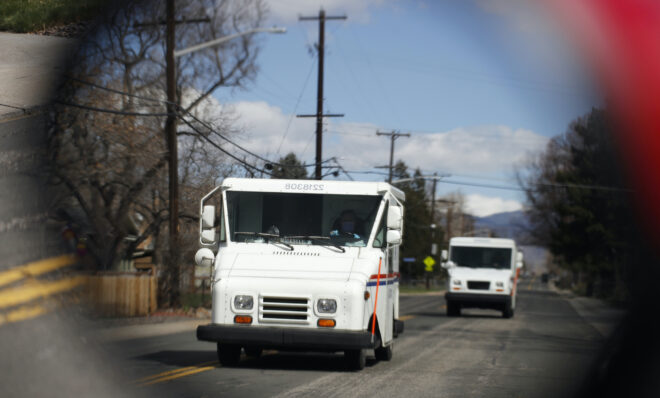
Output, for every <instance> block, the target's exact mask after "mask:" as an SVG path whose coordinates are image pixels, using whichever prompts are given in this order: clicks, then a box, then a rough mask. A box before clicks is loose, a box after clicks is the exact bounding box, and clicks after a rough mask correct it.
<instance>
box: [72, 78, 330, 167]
mask: <svg viewBox="0 0 660 398" xmlns="http://www.w3.org/2000/svg"><path fill="white" fill-rule="evenodd" d="M69 78H70V79H72V80H75V81H77V82H79V83H81V84H86V85H89V86H91V87H94V88H97V89H100V90H105V91H109V92H112V93H115V94H120V95H125V96H128V97H133V98H138V99H142V100H145V101H152V102H159V103H162V104H171V105H174V106H175V107H176V109H177V110H178V111H181V112H183V113H184V114H185V115H187V116H189V117H191V118H192V119H194V120H195V121H196V122H197V123H199V124H201V125H202V126H204V127H205V128H206V129H207V130H208V131H209V132H211V133H213V134H215V135H217V136H218V137H220V138H222V139H223V140H225V141H226V142H228V143H229V144H231V145H233V146H235V147H237V148H238V149H240V150H241V151H243V152H245V153H247V154H248V155H250V156H253V157H255V158H257V159H259V160H262V161H264V162H266V163H269V164H272V165H274V166H283V167H286V166H287V165H285V164H281V163H278V162H274V161H272V160H270V159H267V158H265V157H263V156H260V155H257V154H256V153H254V152H252V151H250V150H248V149H246V148H244V147H242V146H241V145H239V144H237V143H236V142H234V141H232V140H230V139H229V138H227V137H226V136H224V135H223V134H221V133H220V132H218V131H217V130H215V129H214V128H213V127H212V126H211V125H210V124H208V123H207V122H204V121H202V120H200V119H199V118H198V117H196V116H195V115H194V114H193V113H192V112H191V111H187V110H185V109H183V108H182V107H181V106H180V105H179V104H176V103H172V102H170V101H167V100H160V99H155V98H150V97H145V96H141V95H136V94H131V93H127V92H123V91H120V90H116V89H113V88H109V87H105V86H101V85H98V84H96V83H92V82H88V81H85V80H81V79H78V78H75V77H72V76H69ZM59 103H61V104H63V105H68V106H74V107H78V108H82V109H87V110H92V111H98V112H106V113H114V114H120V115H127V116H168V113H139V112H125V111H117V110H111V109H104V108H95V107H90V106H87V105H80V104H74V103H67V102H62V101H59ZM177 116H178V117H179V118H180V119H182V120H184V121H185V119H184V118H183V117H182V116H181V115H177ZM186 124H188V123H187V122H186ZM196 131H197V130H196ZM329 161H330V159H326V160H324V161H322V162H321V163H327V162H329ZM312 166H316V163H309V164H302V165H301V167H312Z"/></svg>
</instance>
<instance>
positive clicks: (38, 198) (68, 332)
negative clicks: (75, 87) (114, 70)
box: [0, 40, 144, 397]
mask: <svg viewBox="0 0 660 398" xmlns="http://www.w3.org/2000/svg"><path fill="white" fill-rule="evenodd" d="M0 42H1V40H0ZM0 118H2V120H0V342H1V343H0V353H1V354H0V369H2V371H1V372H0V396H2V397H77V396H82V397H89V396H97V397H98V396H107V397H118V396H129V395H130V389H127V388H125V387H124V386H123V384H122V383H120V382H119V383H118V382H116V380H117V379H116V378H115V374H117V372H116V369H119V367H116V366H112V361H113V357H112V356H104V353H103V351H99V350H98V349H97V347H96V346H94V345H92V344H88V341H87V339H86V336H87V335H86V334H85V332H84V330H82V329H81V328H80V327H79V324H78V323H77V322H75V321H74V320H75V319H78V318H79V317H77V316H76V310H77V309H78V308H79V307H77V306H76V305H70V304H71V302H70V300H71V299H72V298H71V297H70V296H67V295H63V294H65V293H67V292H70V291H71V290H73V289H75V288H77V287H79V286H80V285H81V283H82V282H81V279H80V278H79V277H76V276H73V275H71V274H69V273H68V272H67V271H69V270H70V268H71V266H72V265H73V264H74V263H75V258H73V257H72V256H66V255H63V253H64V252H65V251H66V247H65V245H63V239H62V236H61V233H60V231H59V227H58V226H56V225H53V224H48V223H47V222H46V220H47V212H48V210H49V208H50V205H51V202H50V200H51V198H52V196H51V195H50V194H49V189H48V187H47V185H46V183H45V181H46V176H45V175H44V173H43V170H44V169H43V161H44V158H45V157H44V152H43V149H44V146H45V136H46V125H45V115H44V114H40V113H33V114H29V115H22V116H14V117H7V116H6V115H4V116H0ZM74 298H75V296H74ZM117 377H119V376H117ZM122 380H123V379H122ZM139 394H140V395H144V394H143V392H139Z"/></svg>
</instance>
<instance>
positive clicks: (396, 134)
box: [376, 131, 410, 184]
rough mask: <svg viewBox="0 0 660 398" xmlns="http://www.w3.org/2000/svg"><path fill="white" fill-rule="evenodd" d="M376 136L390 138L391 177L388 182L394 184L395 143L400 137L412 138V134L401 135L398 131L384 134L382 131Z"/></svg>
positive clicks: (377, 132)
mask: <svg viewBox="0 0 660 398" xmlns="http://www.w3.org/2000/svg"><path fill="white" fill-rule="evenodd" d="M376 135H387V136H389V137H390V165H389V167H388V168H389V169H390V173H389V177H388V178H387V182H389V183H390V184H391V183H392V170H393V168H394V141H396V139H397V138H399V137H410V133H399V132H397V131H390V132H389V133H384V132H381V131H376Z"/></svg>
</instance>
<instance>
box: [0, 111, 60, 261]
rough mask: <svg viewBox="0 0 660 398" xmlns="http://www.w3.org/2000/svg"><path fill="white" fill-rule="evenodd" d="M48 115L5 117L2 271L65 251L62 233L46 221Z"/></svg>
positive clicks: (1, 133) (0, 145)
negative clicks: (45, 166)
mask: <svg viewBox="0 0 660 398" xmlns="http://www.w3.org/2000/svg"><path fill="white" fill-rule="evenodd" d="M45 118H46V116H45V115H44V114H43V113H37V114H34V115H27V116H19V117H14V118H9V119H4V120H2V121H0V270H1V269H7V268H9V267H11V266H15V265H19V264H24V263H27V262H31V261H36V260H40V259H43V258H47V257H51V256H54V255H57V254H61V253H62V250H63V247H62V239H61V236H60V234H59V231H57V230H53V229H49V228H48V225H47V223H46V220H47V211H48V209H49V206H50V204H51V203H50V198H51V196H50V195H49V194H48V189H47V186H46V175H45V174H44V167H43V166H44V161H45V158H46V149H45V144H46V122H45Z"/></svg>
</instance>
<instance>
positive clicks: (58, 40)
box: [0, 32, 78, 119]
mask: <svg viewBox="0 0 660 398" xmlns="http://www.w3.org/2000/svg"><path fill="white" fill-rule="evenodd" d="M77 46H78V42H77V41H76V40H73V39H65V38H62V37H53V36H40V35H31V34H15V33H6V32H0V49H2V57H0V119H2V118H5V117H7V116H9V115H16V114H23V113H26V112H30V111H31V110H32V109H34V108H35V107H39V106H43V105H46V104H48V103H49V102H50V101H51V99H52V97H53V95H54V93H55V91H56V89H57V87H58V85H59V83H60V82H61V80H60V79H61V77H62V74H63V72H64V71H65V69H66V62H67V57H69V56H70V55H71V54H72V53H73V52H74V51H75V50H76V48H77Z"/></svg>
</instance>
